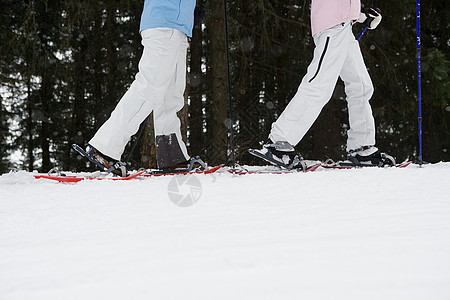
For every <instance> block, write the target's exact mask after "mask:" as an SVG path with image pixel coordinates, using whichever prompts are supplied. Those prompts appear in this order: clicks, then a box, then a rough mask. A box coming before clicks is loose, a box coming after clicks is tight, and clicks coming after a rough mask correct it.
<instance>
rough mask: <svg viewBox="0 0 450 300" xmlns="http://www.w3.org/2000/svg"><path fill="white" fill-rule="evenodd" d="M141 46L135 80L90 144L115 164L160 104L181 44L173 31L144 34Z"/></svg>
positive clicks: (154, 31) (151, 30)
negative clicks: (140, 126) (141, 51)
mask: <svg viewBox="0 0 450 300" xmlns="http://www.w3.org/2000/svg"><path fill="white" fill-rule="evenodd" d="M142 45H143V46H144V52H143V54H142V57H141V60H140V62H139V72H138V73H137V75H136V79H135V80H134V82H133V83H132V85H131V87H130V89H129V90H128V91H127V92H126V93H125V95H124V96H123V97H122V99H121V100H120V101H119V103H118V104H117V106H116V108H115V109H114V111H113V112H112V114H111V116H110V118H109V119H108V120H107V121H106V122H105V123H104V124H103V125H102V126H101V127H100V129H99V130H98V131H97V133H96V134H95V135H94V137H93V138H92V139H91V140H90V141H89V144H90V145H92V146H93V147H95V148H96V149H97V150H98V151H100V152H101V153H103V154H105V155H107V156H109V157H111V158H113V159H116V160H120V157H121V155H122V153H123V151H124V149H125V146H126V144H127V143H128V141H129V139H130V137H131V136H132V135H133V134H135V133H136V132H137V130H138V129H139V125H140V124H141V123H142V122H143V121H144V120H145V118H146V117H147V116H148V115H149V114H150V113H151V112H152V110H153V109H154V108H155V107H156V106H157V105H159V104H160V103H161V102H162V101H163V99H164V96H165V94H166V91H167V88H168V86H169V84H170V82H171V80H172V78H173V74H174V72H175V69H176V65H177V62H178V56H179V49H180V41H179V39H176V38H174V29H168V28H155V29H147V30H144V31H143V32H142Z"/></svg>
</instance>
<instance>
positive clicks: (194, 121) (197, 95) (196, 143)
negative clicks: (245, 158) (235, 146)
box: [189, 26, 204, 155]
mask: <svg viewBox="0 0 450 300" xmlns="http://www.w3.org/2000/svg"><path fill="white" fill-rule="evenodd" d="M190 54H191V55H190V60H189V63H190V73H189V96H190V99H191V104H190V106H189V115H190V116H189V151H190V153H191V155H203V152H204V139H203V111H202V110H203V104H202V98H203V93H202V92H203V88H204V85H203V74H202V56H203V50H202V29H201V26H196V27H195V28H194V31H193V36H192V42H191V46H190Z"/></svg>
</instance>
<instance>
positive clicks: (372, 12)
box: [358, 6, 382, 29]
mask: <svg viewBox="0 0 450 300" xmlns="http://www.w3.org/2000/svg"><path fill="white" fill-rule="evenodd" d="M381 19H382V17H381V10H380V9H379V8H371V7H367V6H363V7H362V8H361V15H360V17H359V19H358V23H362V24H363V25H364V26H366V27H367V28H369V29H375V28H377V26H378V24H380V22H381Z"/></svg>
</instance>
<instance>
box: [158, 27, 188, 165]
mask: <svg viewBox="0 0 450 300" xmlns="http://www.w3.org/2000/svg"><path fill="white" fill-rule="evenodd" d="M176 34H177V35H178V37H179V39H180V45H181V46H180V48H179V54H178V58H177V65H176V70H175V72H174V75H173V77H172V79H171V81H170V85H169V87H168V89H167V91H166V94H165V97H164V101H162V102H161V103H160V104H159V105H158V106H157V107H156V108H155V109H154V110H153V118H154V127H155V138H156V158H157V162H158V167H159V168H166V167H170V166H173V165H176V164H179V163H183V162H185V161H187V160H188V159H189V155H188V152H187V149H186V145H185V143H184V142H183V139H182V136H181V130H180V126H181V122H180V119H179V118H178V116H177V112H178V111H180V110H181V109H182V108H183V106H184V91H185V89H186V71H187V70H186V52H187V47H188V43H187V38H186V35H185V34H183V33H182V32H180V31H177V32H176Z"/></svg>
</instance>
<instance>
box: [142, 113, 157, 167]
mask: <svg viewBox="0 0 450 300" xmlns="http://www.w3.org/2000/svg"><path fill="white" fill-rule="evenodd" d="M140 151H141V166H142V168H146V169H155V168H157V162H156V145H155V130H154V121H153V113H151V114H150V116H149V117H148V119H147V123H146V125H145V129H144V134H143V135H142V140H141V149H140Z"/></svg>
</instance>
